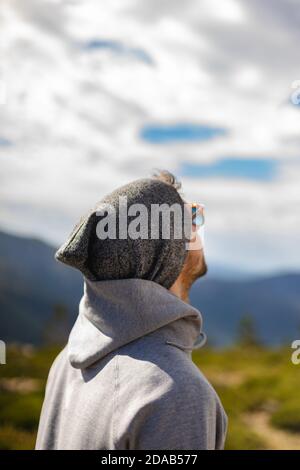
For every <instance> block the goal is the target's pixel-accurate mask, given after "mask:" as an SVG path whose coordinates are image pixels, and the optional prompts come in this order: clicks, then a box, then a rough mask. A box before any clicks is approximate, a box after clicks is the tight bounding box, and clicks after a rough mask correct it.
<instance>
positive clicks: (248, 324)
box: [238, 314, 261, 347]
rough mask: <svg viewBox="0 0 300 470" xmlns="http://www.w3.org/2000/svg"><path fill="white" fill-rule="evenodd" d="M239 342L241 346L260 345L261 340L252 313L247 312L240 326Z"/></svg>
mask: <svg viewBox="0 0 300 470" xmlns="http://www.w3.org/2000/svg"><path fill="white" fill-rule="evenodd" d="M238 343H239V344H240V345H241V346H246V347H247V346H260V345H261V341H260V339H259V335H258V332H257V329H256V325H255V321H254V318H253V316H252V315H250V314H246V315H244V316H243V317H242V318H241V319H240V323H239V326H238Z"/></svg>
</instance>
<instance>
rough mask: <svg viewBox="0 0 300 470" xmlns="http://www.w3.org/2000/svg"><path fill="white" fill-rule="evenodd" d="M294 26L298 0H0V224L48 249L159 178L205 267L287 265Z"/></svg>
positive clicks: (299, 255)
mask: <svg viewBox="0 0 300 470" xmlns="http://www.w3.org/2000/svg"><path fill="white" fill-rule="evenodd" d="M299 24H300V8H299V2H298V1H297V0H272V1H271V0H251V2H250V1H246V0H222V2H221V1H220V0H218V1H217V0H198V1H197V0H186V1H185V2H182V1H179V0H172V1H171V0H151V1H147V2H146V1H142V0H105V1H102V2H99V1H97V0H82V1H81V0H64V1H60V0H26V1H24V0H2V1H1V6H0V31H1V33H0V34H1V41H0V52H1V53H0V59H1V62H0V103H1V104H0V116H1V126H0V165H1V166H0V168H1V173H0V178H1V180H0V198H1V205H0V224H1V228H2V229H5V230H7V231H11V232H14V233H20V234H26V235H34V236H36V237H40V238H43V239H45V240H48V241H50V242H52V243H54V244H59V243H61V242H62V241H63V240H64V238H65V237H66V236H67V234H68V233H69V232H70V230H71V229H72V227H73V225H74V224H75V223H76V222H77V219H78V218H79V216H80V215H81V214H82V213H83V212H85V211H86V210H87V209H88V208H89V207H91V206H93V205H94V203H95V201H97V200H98V199H100V198H101V197H102V196H103V195H104V194H105V193H107V192H109V191H110V190H112V189H113V188H115V187H116V186H118V185H120V184H123V183H126V182H128V181H130V180H132V179H135V178H138V177H143V176H147V175H149V174H150V172H151V170H152V169H153V168H166V169H169V170H170V171H173V172H174V173H175V174H176V175H177V176H178V177H179V178H180V179H181V180H182V182H183V188H184V193H185V196H186V198H188V199H190V200H195V201H199V202H202V203H204V204H205V205H206V208H207V226H206V240H205V241H206V250H207V256H208V259H209V261H210V262H211V263H212V264H214V265H216V264H217V265H220V266H228V267H230V268H233V269H235V270H238V271H253V272H259V273H264V272H270V271H272V272H274V271H285V270H295V269H298V268H299V266H300V250H299V247H298V244H299V241H300V215H299V214H300V185H299V180H300V160H299V156H300V133H299V130H300V106H299V105H298V104H297V103H300V69H299V41H300V28H299ZM297 81H298V82H297ZM298 95H299V96H298Z"/></svg>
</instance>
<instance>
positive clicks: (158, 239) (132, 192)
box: [56, 172, 205, 289]
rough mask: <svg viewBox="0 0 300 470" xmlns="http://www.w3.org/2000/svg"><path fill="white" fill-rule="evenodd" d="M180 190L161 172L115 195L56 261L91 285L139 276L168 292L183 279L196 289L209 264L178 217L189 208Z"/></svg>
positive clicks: (95, 211) (88, 219)
mask: <svg viewBox="0 0 300 470" xmlns="http://www.w3.org/2000/svg"><path fill="white" fill-rule="evenodd" d="M179 188H180V185H179V184H178V183H177V182H176V180H175V178H174V177H173V176H172V175H171V174H169V173H168V172H160V173H159V174H156V175H155V176H154V177H153V178H148V179H142V180H137V181H133V182H132V183H129V184H128V185H125V186H123V187H121V188H119V189H117V190H115V191H113V192H112V193H111V194H109V195H107V196H106V197H104V198H103V199H102V200H101V201H100V202H99V203H97V205H96V207H95V208H94V209H93V210H92V211H90V212H89V213H88V214H87V216H85V217H84V218H82V219H81V221H80V223H79V224H78V225H77V226H76V227H75V229H74V230H73V232H72V234H71V236H70V237H69V239H68V240H67V241H66V243H65V244H64V245H63V246H62V247H61V248H60V249H59V250H58V252H57V253H56V258H57V259H58V260H60V261H62V262H64V263H66V264H69V265H71V266H73V267H76V268H77V269H79V270H80V271H81V272H82V273H83V274H84V276H85V277H87V278H88V279H89V280H91V281H101V280H114V279H128V278H139V279H147V280H151V281H154V282H157V283H158V284H161V285H162V286H164V287H166V288H167V289H169V288H171V287H172V286H173V285H174V283H175V282H176V281H177V280H178V279H182V282H183V285H185V286H189V285H191V284H192V282H193V281H194V280H195V279H196V278H197V277H198V276H199V275H201V274H203V273H204V271H205V262H204V257H203V250H202V249H201V247H199V249H197V250H195V249H194V250H192V251H188V250H187V249H186V247H187V238H186V234H185V228H184V220H183V218H182V217H181V218H179V219H178V218H177V215H178V210H179V213H181V214H182V215H183V214H184V213H185V210H186V203H185V201H184V200H183V199H182V197H181V195H180V193H179ZM124 200H125V206H124ZM162 208H167V211H166V213H164V211H163V210H162ZM153 214H154V216H153ZM176 214H177V215H176ZM166 215H167V217H165V216H166ZM168 217H169V218H168ZM166 220H167V221H169V222H168V224H167V229H168V230H166V232H165V228H166V224H165V221H166ZM178 220H179V221H178ZM124 223H125V227H126V230H125V234H124V230H123V229H124ZM180 228H181V229H182V233H181V232H180V233H179V236H178V229H180Z"/></svg>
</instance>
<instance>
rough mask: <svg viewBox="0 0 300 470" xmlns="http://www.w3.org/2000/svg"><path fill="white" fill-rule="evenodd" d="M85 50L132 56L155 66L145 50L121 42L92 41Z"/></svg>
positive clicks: (88, 42) (85, 45) (108, 40)
mask: <svg viewBox="0 0 300 470" xmlns="http://www.w3.org/2000/svg"><path fill="white" fill-rule="evenodd" d="M83 48H84V49H85V50H87V51H96V50H105V49H106V50H110V51H111V52H114V53H115V54H120V55H121V54H122V55H128V56H131V57H133V58H135V59H137V60H139V61H141V62H145V63H147V64H149V65H151V64H153V59H152V57H151V56H150V55H149V54H148V53H147V52H146V51H145V50H144V49H142V48H139V47H129V46H126V45H125V44H123V43H122V42H120V41H115V40H112V39H91V40H90V41H87V42H86V43H85V44H84V46H83Z"/></svg>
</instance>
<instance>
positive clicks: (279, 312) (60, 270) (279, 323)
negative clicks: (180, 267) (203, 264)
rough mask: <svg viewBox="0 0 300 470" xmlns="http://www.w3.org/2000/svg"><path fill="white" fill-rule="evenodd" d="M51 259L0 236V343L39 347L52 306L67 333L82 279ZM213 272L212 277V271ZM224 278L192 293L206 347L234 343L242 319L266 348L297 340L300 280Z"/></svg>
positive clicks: (32, 242) (34, 245)
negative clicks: (63, 310)
mask: <svg viewBox="0 0 300 470" xmlns="http://www.w3.org/2000/svg"><path fill="white" fill-rule="evenodd" d="M54 253H55V248H54V247H52V246H50V245H48V244H47V243H45V242H42V241H40V240H37V239H32V238H25V237H19V236H16V235H11V234H8V233H4V232H0V312H1V315H0V339H3V340H4V341H7V342H12V341H15V342H29V343H34V344H39V343H41V342H42V341H43V333H44V330H45V328H46V327H47V321H48V319H49V318H50V317H51V314H52V313H53V310H54V308H55V305H57V304H63V305H65V306H66V307H67V309H68V312H69V317H70V326H69V328H70V327H71V324H72V322H73V321H74V319H75V318H76V316H77V312H78V302H79V300H80V297H81V296H82V290H83V283H82V276H81V275H80V273H78V272H76V271H75V270H73V269H72V268H69V267H67V266H64V265H62V264H61V263H58V262H56V261H55V259H54ZM212 271H213V273H214V276H216V275H217V272H216V269H213V270H212ZM225 271H226V270H224V272H225ZM223 276H224V275H223V273H222V275H221V278H220V279H216V278H210V276H207V277H206V278H204V279H201V280H200V281H198V282H197V283H196V284H195V285H194V287H193V289H192V292H191V303H192V304H193V305H194V306H195V307H197V308H198V309H199V310H200V311H201V313H202V316H203V319H204V330H205V331H206V333H207V335H208V338H209V340H210V342H211V343H213V344H215V345H217V346H222V345H227V344H230V343H232V342H233V341H235V338H236V333H237V328H238V324H239V322H240V320H241V318H242V317H243V316H244V315H246V314H248V315H251V316H252V317H253V319H254V321H255V324H256V325H257V328H258V333H259V336H260V338H261V339H262V340H263V341H264V342H265V343H267V344H273V345H274V344H279V343H281V342H283V341H286V342H291V341H292V340H294V339H296V338H297V336H298V337H300V274H286V275H278V276H274V277H268V278H262V279H253V278H251V279H244V278H243V277H241V280H237V279H224V278H223Z"/></svg>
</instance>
